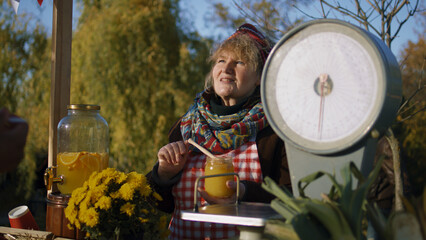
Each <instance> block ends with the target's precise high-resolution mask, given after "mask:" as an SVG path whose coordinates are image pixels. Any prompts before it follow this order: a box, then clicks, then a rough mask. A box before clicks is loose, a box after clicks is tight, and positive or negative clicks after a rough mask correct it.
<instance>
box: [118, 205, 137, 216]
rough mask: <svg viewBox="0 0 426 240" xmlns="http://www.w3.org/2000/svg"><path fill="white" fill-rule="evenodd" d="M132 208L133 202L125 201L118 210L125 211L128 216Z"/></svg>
mask: <svg viewBox="0 0 426 240" xmlns="http://www.w3.org/2000/svg"><path fill="white" fill-rule="evenodd" d="M134 210H135V204H131V203H129V202H127V203H125V204H124V205H123V206H121V207H120V212H121V213H125V214H127V215H128V216H132V215H133V212H134Z"/></svg>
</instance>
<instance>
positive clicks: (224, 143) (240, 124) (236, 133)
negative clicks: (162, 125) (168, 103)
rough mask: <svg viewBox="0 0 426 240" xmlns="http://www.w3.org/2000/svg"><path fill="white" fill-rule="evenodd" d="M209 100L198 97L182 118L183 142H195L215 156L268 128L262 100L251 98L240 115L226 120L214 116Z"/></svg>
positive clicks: (203, 95)
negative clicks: (190, 139) (189, 140)
mask: <svg viewBox="0 0 426 240" xmlns="http://www.w3.org/2000/svg"><path fill="white" fill-rule="evenodd" d="M210 97H211V96H210ZM206 99H209V96H208V95H207V94H206V93H204V92H201V93H199V94H197V96H196V97H195V99H194V103H193V104H192V105H191V106H190V108H189V110H188V112H187V113H186V114H185V115H184V116H183V117H182V121H181V126H180V129H181V133H182V136H183V139H184V140H188V139H189V138H192V140H194V141H195V142H197V143H198V144H200V145H201V146H203V147H205V148H207V149H209V150H210V151H211V152H212V153H213V154H224V153H227V152H229V151H231V150H233V149H236V148H238V147H239V146H241V145H243V144H244V143H246V142H247V141H249V140H250V138H251V137H252V136H256V135H257V133H258V132H259V131H260V130H262V129H263V128H265V127H266V126H267V125H268V122H267V121H266V117H265V113H264V111H263V107H262V103H260V100H259V98H249V100H248V102H247V103H246V104H244V107H243V108H242V109H241V110H240V111H238V112H237V113H234V114H231V115H224V116H219V115H217V114H215V113H214V112H212V108H211V106H210V104H209V102H208V100H206ZM194 150H195V149H194ZM195 151H197V150H195Z"/></svg>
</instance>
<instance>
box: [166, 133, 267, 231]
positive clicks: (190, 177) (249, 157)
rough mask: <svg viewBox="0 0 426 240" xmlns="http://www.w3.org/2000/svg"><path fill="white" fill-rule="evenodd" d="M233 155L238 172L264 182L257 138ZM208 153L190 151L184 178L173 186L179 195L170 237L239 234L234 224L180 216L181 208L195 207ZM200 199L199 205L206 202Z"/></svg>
mask: <svg viewBox="0 0 426 240" xmlns="http://www.w3.org/2000/svg"><path fill="white" fill-rule="evenodd" d="M226 156H230V157H232V158H233V164H234V171H235V172H237V173H238V175H239V177H240V180H249V181H254V182H262V171H261V169H260V163H259V156H258V153H257V147H256V142H255V141H254V139H253V140H252V141H249V142H248V143H246V144H244V145H242V146H240V147H239V148H237V149H235V150H232V151H231V152H229V153H227V154H226ZM205 166H206V156H205V155H204V154H201V153H197V152H190V153H189V155H188V160H187V164H186V166H185V168H184V169H183V174H182V178H181V179H180V181H179V183H178V184H176V185H175V186H174V187H173V196H174V198H175V211H174V213H173V216H172V220H171V222H170V226H169V228H170V231H171V234H170V236H169V238H170V239H227V238H231V237H234V236H236V235H237V234H238V230H237V227H236V226H234V225H226V224H215V223H205V222H195V221H185V220H182V219H180V211H181V210H188V209H190V210H192V209H193V207H194V185H195V180H196V179H197V178H198V177H200V176H203V175H204V167H205ZM199 184H200V186H201V187H202V188H203V187H204V180H200V183H199ZM198 199H199V202H198V204H199V206H202V205H205V204H206V202H205V201H204V199H200V198H198Z"/></svg>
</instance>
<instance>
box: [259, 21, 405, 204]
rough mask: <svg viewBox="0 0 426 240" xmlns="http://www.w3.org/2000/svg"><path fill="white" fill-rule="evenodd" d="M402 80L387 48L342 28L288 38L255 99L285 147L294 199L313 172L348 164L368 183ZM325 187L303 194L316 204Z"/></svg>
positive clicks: (323, 182) (316, 185)
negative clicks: (353, 165)
mask: <svg viewBox="0 0 426 240" xmlns="http://www.w3.org/2000/svg"><path fill="white" fill-rule="evenodd" d="M401 85H402V83H401V73H400V70H399V65H398V62H397V61H396V58H395V57H394V55H393V54H392V52H391V51H390V49H389V48H388V47H387V46H386V45H385V44H384V43H383V42H382V41H381V40H380V39H379V38H377V37H375V36H374V35H372V34H371V33H369V32H367V31H365V30H363V29H361V28H359V27H356V26H354V25H352V24H349V23H347V22H343V21H340V20H332V19H321V20H315V21H311V22H307V23H305V24H303V25H300V26H299V27H297V28H295V29H293V30H292V31H290V32H288V33H287V34H286V35H285V36H284V37H283V38H282V39H281V40H280V41H279V42H278V43H277V44H276V46H275V47H274V49H273V50H272V52H271V54H270V55H269V57H268V60H267V61H266V63H265V70H264V71H263V75H262V82H261V97H262V102H263V105H264V108H265V113H266V116H267V119H268V121H269V123H270V124H271V126H272V128H273V129H274V131H275V132H276V133H277V134H278V135H279V136H280V137H281V138H282V139H283V140H284V141H285V147H286V152H287V157H288V164H289V169H290V176H291V181H292V188H293V194H294V195H295V196H298V195H299V191H298V187H297V183H298V182H299V180H300V179H301V178H303V177H305V176H307V175H309V174H311V173H314V172H317V171H320V170H321V171H326V172H329V173H335V174H336V177H337V179H338V180H341V179H342V178H341V176H340V170H341V169H342V167H343V166H344V165H346V164H348V163H349V162H350V161H352V162H354V163H355V165H356V166H357V167H358V168H359V169H360V170H361V172H362V173H363V175H364V176H368V174H369V172H370V171H371V170H372V167H373V162H374V155H375V151H376V145H377V140H378V138H379V137H380V136H381V135H382V134H383V133H384V131H386V129H387V128H388V127H389V126H390V125H391V123H392V122H393V121H394V119H395V117H396V114H397V111H398V108H399V106H400V103H401V95H402V90H401ZM330 187H331V182H330V181H329V180H328V179H326V178H322V179H318V180H317V181H315V182H313V183H312V184H310V185H309V187H307V188H306V189H305V190H306V191H305V193H306V195H307V196H309V197H311V198H320V193H328V192H329V190H330Z"/></svg>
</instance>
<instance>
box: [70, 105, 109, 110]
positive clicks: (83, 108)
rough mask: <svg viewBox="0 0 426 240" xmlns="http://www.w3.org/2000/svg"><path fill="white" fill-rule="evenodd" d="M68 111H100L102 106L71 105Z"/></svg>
mask: <svg viewBox="0 0 426 240" xmlns="http://www.w3.org/2000/svg"><path fill="white" fill-rule="evenodd" d="M67 109H68V110H100V109H101V106H99V105H91V104H70V105H67Z"/></svg>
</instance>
